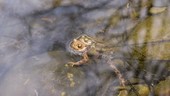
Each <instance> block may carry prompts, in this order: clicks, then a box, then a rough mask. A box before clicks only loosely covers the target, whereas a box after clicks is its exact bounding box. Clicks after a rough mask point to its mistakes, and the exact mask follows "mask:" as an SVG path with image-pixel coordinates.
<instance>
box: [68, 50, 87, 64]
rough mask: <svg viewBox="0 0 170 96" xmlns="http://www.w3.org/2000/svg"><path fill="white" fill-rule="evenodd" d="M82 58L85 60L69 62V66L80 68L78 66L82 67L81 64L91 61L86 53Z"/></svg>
mask: <svg viewBox="0 0 170 96" xmlns="http://www.w3.org/2000/svg"><path fill="white" fill-rule="evenodd" d="M82 56H83V59H81V60H80V61H77V62H69V64H71V65H72V66H75V65H76V66H78V65H81V64H84V63H86V62H87V61H88V60H89V57H88V55H87V53H86V52H85V53H83V54H82Z"/></svg>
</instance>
